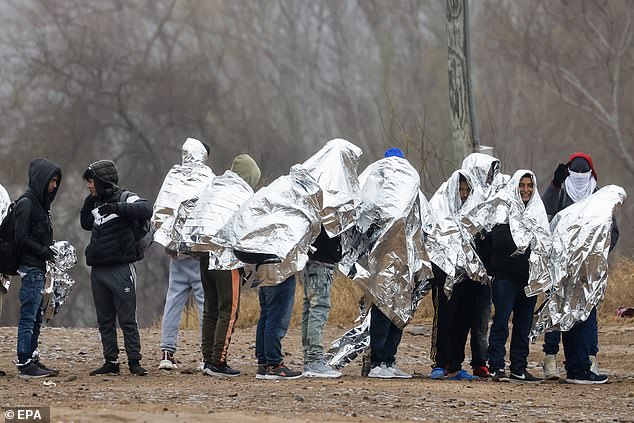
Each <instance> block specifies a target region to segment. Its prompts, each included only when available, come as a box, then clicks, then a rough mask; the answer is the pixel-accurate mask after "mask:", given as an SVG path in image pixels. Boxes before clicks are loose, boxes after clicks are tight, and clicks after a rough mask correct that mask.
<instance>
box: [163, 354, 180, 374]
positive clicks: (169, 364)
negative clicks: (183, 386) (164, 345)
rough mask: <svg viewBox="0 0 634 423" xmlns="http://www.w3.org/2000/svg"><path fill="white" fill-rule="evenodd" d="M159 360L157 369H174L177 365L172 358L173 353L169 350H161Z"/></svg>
mask: <svg viewBox="0 0 634 423" xmlns="http://www.w3.org/2000/svg"><path fill="white" fill-rule="evenodd" d="M161 354H162V355H161V362H160V363H159V369H161V370H176V369H178V365H177V364H176V360H175V359H174V354H173V353H171V352H169V351H162V353H161Z"/></svg>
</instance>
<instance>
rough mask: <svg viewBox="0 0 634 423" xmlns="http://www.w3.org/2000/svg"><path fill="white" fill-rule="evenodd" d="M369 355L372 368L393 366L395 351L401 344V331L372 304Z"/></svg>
mask: <svg viewBox="0 0 634 423" xmlns="http://www.w3.org/2000/svg"><path fill="white" fill-rule="evenodd" d="M370 313H371V315H370V354H371V357H372V367H376V366H379V365H380V364H381V363H386V364H387V365H388V366H391V365H393V364H394V361H395V357H396V350H397V349H398V345H399V344H400V343H401V338H402V336H403V331H402V330H401V329H399V328H398V326H396V325H395V324H394V323H392V321H391V320H390V319H389V317H387V316H386V315H385V314H383V312H382V311H381V310H379V308H378V307H377V306H376V305H374V304H372V309H371V311H370Z"/></svg>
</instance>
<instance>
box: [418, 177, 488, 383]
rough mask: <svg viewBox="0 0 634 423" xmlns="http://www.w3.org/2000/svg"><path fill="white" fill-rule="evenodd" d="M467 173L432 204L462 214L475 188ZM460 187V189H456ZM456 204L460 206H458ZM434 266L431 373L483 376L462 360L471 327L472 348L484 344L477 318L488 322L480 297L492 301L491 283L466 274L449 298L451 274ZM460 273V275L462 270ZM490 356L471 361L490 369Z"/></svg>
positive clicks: (434, 376)
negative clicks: (471, 370) (465, 367)
mask: <svg viewBox="0 0 634 423" xmlns="http://www.w3.org/2000/svg"><path fill="white" fill-rule="evenodd" d="M467 174H468V173H467V171H466V170H459V171H457V172H455V173H454V174H453V175H452V176H451V178H450V179H449V181H447V183H446V184H445V185H443V186H442V187H441V188H440V189H439V190H438V192H437V193H436V194H435V195H434V197H432V199H431V202H430V204H431V205H432V207H434V205H435V204H436V203H437V202H443V203H445V204H439V207H437V209H438V210H447V211H448V212H450V213H451V215H452V216H458V213H459V211H460V209H461V208H463V206H464V207H466V206H465V202H466V201H467V199H468V198H469V197H470V195H471V191H472V186H471V184H470V183H469V180H468V179H467ZM456 179H457V182H458V183H457V184H456ZM469 179H471V178H469ZM452 187H455V188H452ZM449 188H452V189H453V192H452V193H451V194H449V195H447V194H446V193H445V192H446V191H449ZM456 188H457V191H458V192H455V189H456ZM456 198H458V199H459V205H458V204H456V202H455V200H454V199H456ZM456 207H459V208H458V209H456ZM456 248H460V249H462V248H463V247H462V246H456ZM432 270H433V273H434V277H433V279H431V281H430V282H431V286H432V304H433V306H434V320H433V330H432V343H431V354H430V356H431V359H432V360H434V365H433V368H432V372H431V374H430V376H429V377H430V379H434V380H440V379H446V380H466V381H473V380H479V379H480V377H479V376H478V375H472V374H470V373H469V372H468V371H467V370H464V369H462V362H463V361H464V358H465V354H464V349H465V345H466V342H467V335H468V334H469V331H471V348H472V350H474V349H476V350H477V351H481V350H482V348H483V347H482V346H481V345H480V343H481V342H482V336H481V334H480V333H477V334H476V333H474V331H473V327H474V326H475V327H476V328H478V329H479V328H480V325H478V324H476V320H477V323H480V321H481V319H486V324H487V326H488V316H481V315H479V312H481V311H482V310H484V309H485V308H484V307H482V306H481V304H480V301H484V302H486V301H487V300H488V302H489V303H490V301H491V290H490V288H489V285H488V284H486V283H485V284H482V283H480V282H476V281H473V280H472V279H470V278H469V277H464V280H462V281H461V282H459V283H454V285H453V292H452V295H451V298H447V295H446V294H445V289H444V288H445V280H446V277H447V275H446V274H445V272H443V271H442V269H440V267H438V266H437V265H436V264H433V263H432ZM456 274H457V276H458V277H460V272H459V271H458V270H457V271H456ZM489 312H490V308H489ZM485 333H486V332H485ZM474 344H475V345H474ZM486 346H487V345H486V340H485V341H484V347H485V348H486ZM472 355H473V354H472ZM486 359H487V355H486V353H484V354H483V353H480V354H479V355H478V356H476V355H473V357H472V361H471V365H472V367H473V368H474V369H476V368H477V369H485V370H488V369H487V368H486ZM481 374H482V375H483V376H484V377H486V374H488V371H487V372H486V373H484V372H483V371H481Z"/></svg>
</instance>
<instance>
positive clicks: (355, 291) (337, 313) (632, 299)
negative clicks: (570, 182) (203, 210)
mask: <svg viewBox="0 0 634 423" xmlns="http://www.w3.org/2000/svg"><path fill="white" fill-rule="evenodd" d="M610 265H611V267H610V278H609V281H608V286H607V289H606V293H605V298H604V299H603V301H602V302H601V304H600V305H599V307H598V313H599V315H598V317H599V321H603V322H605V321H612V320H620V318H618V317H616V313H615V312H616V309H617V307H619V306H628V307H634V259H629V258H623V257H619V258H617V259H615V260H614V261H613V262H612V263H611V264H610ZM302 294H303V289H302V286H301V285H300V283H299V281H298V284H297V290H296V291H295V305H294V306H293V317H292V318H291V326H299V325H300V324H301V314H302ZM362 294H363V291H362V290H361V288H360V287H359V286H358V285H357V284H355V283H354V282H352V281H350V280H349V279H346V278H345V277H344V276H343V275H341V274H340V273H337V275H336V277H335V281H334V286H333V289H332V299H331V301H332V309H331V311H330V317H329V324H336V325H341V326H343V327H345V328H348V327H351V326H352V322H353V321H354V320H355V319H356V318H357V317H358V315H359V307H358V304H359V299H360V298H361V295H362ZM430 298H431V297H430V296H429V295H428V296H427V297H425V299H424V300H423V302H422V303H421V305H420V307H419V309H418V311H417V312H416V315H415V316H414V319H413V321H412V323H420V322H422V321H424V320H426V319H429V318H431V317H432V316H433V307H432V304H431V299H430ZM240 301H241V304H240V318H239V320H238V328H242V329H244V328H250V327H253V326H255V325H256V324H257V322H258V318H259V316H260V307H259V304H258V295H257V290H256V289H250V288H244V289H243V291H242V298H241V300H240ZM197 316H198V313H197V311H196V309H195V307H188V308H187V310H186V311H184V312H183V320H182V323H181V327H182V328H190V329H192V328H197V327H198V317H197ZM157 324H160V322H157Z"/></svg>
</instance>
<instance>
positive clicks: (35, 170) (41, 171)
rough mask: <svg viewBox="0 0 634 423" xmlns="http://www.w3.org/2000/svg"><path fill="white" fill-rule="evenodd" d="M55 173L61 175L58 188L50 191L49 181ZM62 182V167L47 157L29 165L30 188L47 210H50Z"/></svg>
mask: <svg viewBox="0 0 634 423" xmlns="http://www.w3.org/2000/svg"><path fill="white" fill-rule="evenodd" d="M55 175H57V176H59V181H58V183H57V188H56V189H55V191H53V192H52V193H49V192H48V183H49V182H50V180H51V178H53V177H54V176H55ZM61 183H62V168H61V167H60V166H59V165H58V164H57V163H53V162H51V161H49V160H46V159H35V160H33V161H32V162H31V164H30V165H29V188H30V190H31V191H32V192H33V194H35V196H36V197H37V199H38V201H39V202H40V204H42V206H43V207H44V209H45V210H48V209H49V207H50V205H51V203H52V202H53V200H54V199H55V195H57V191H58V190H59V187H60V185H61Z"/></svg>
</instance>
